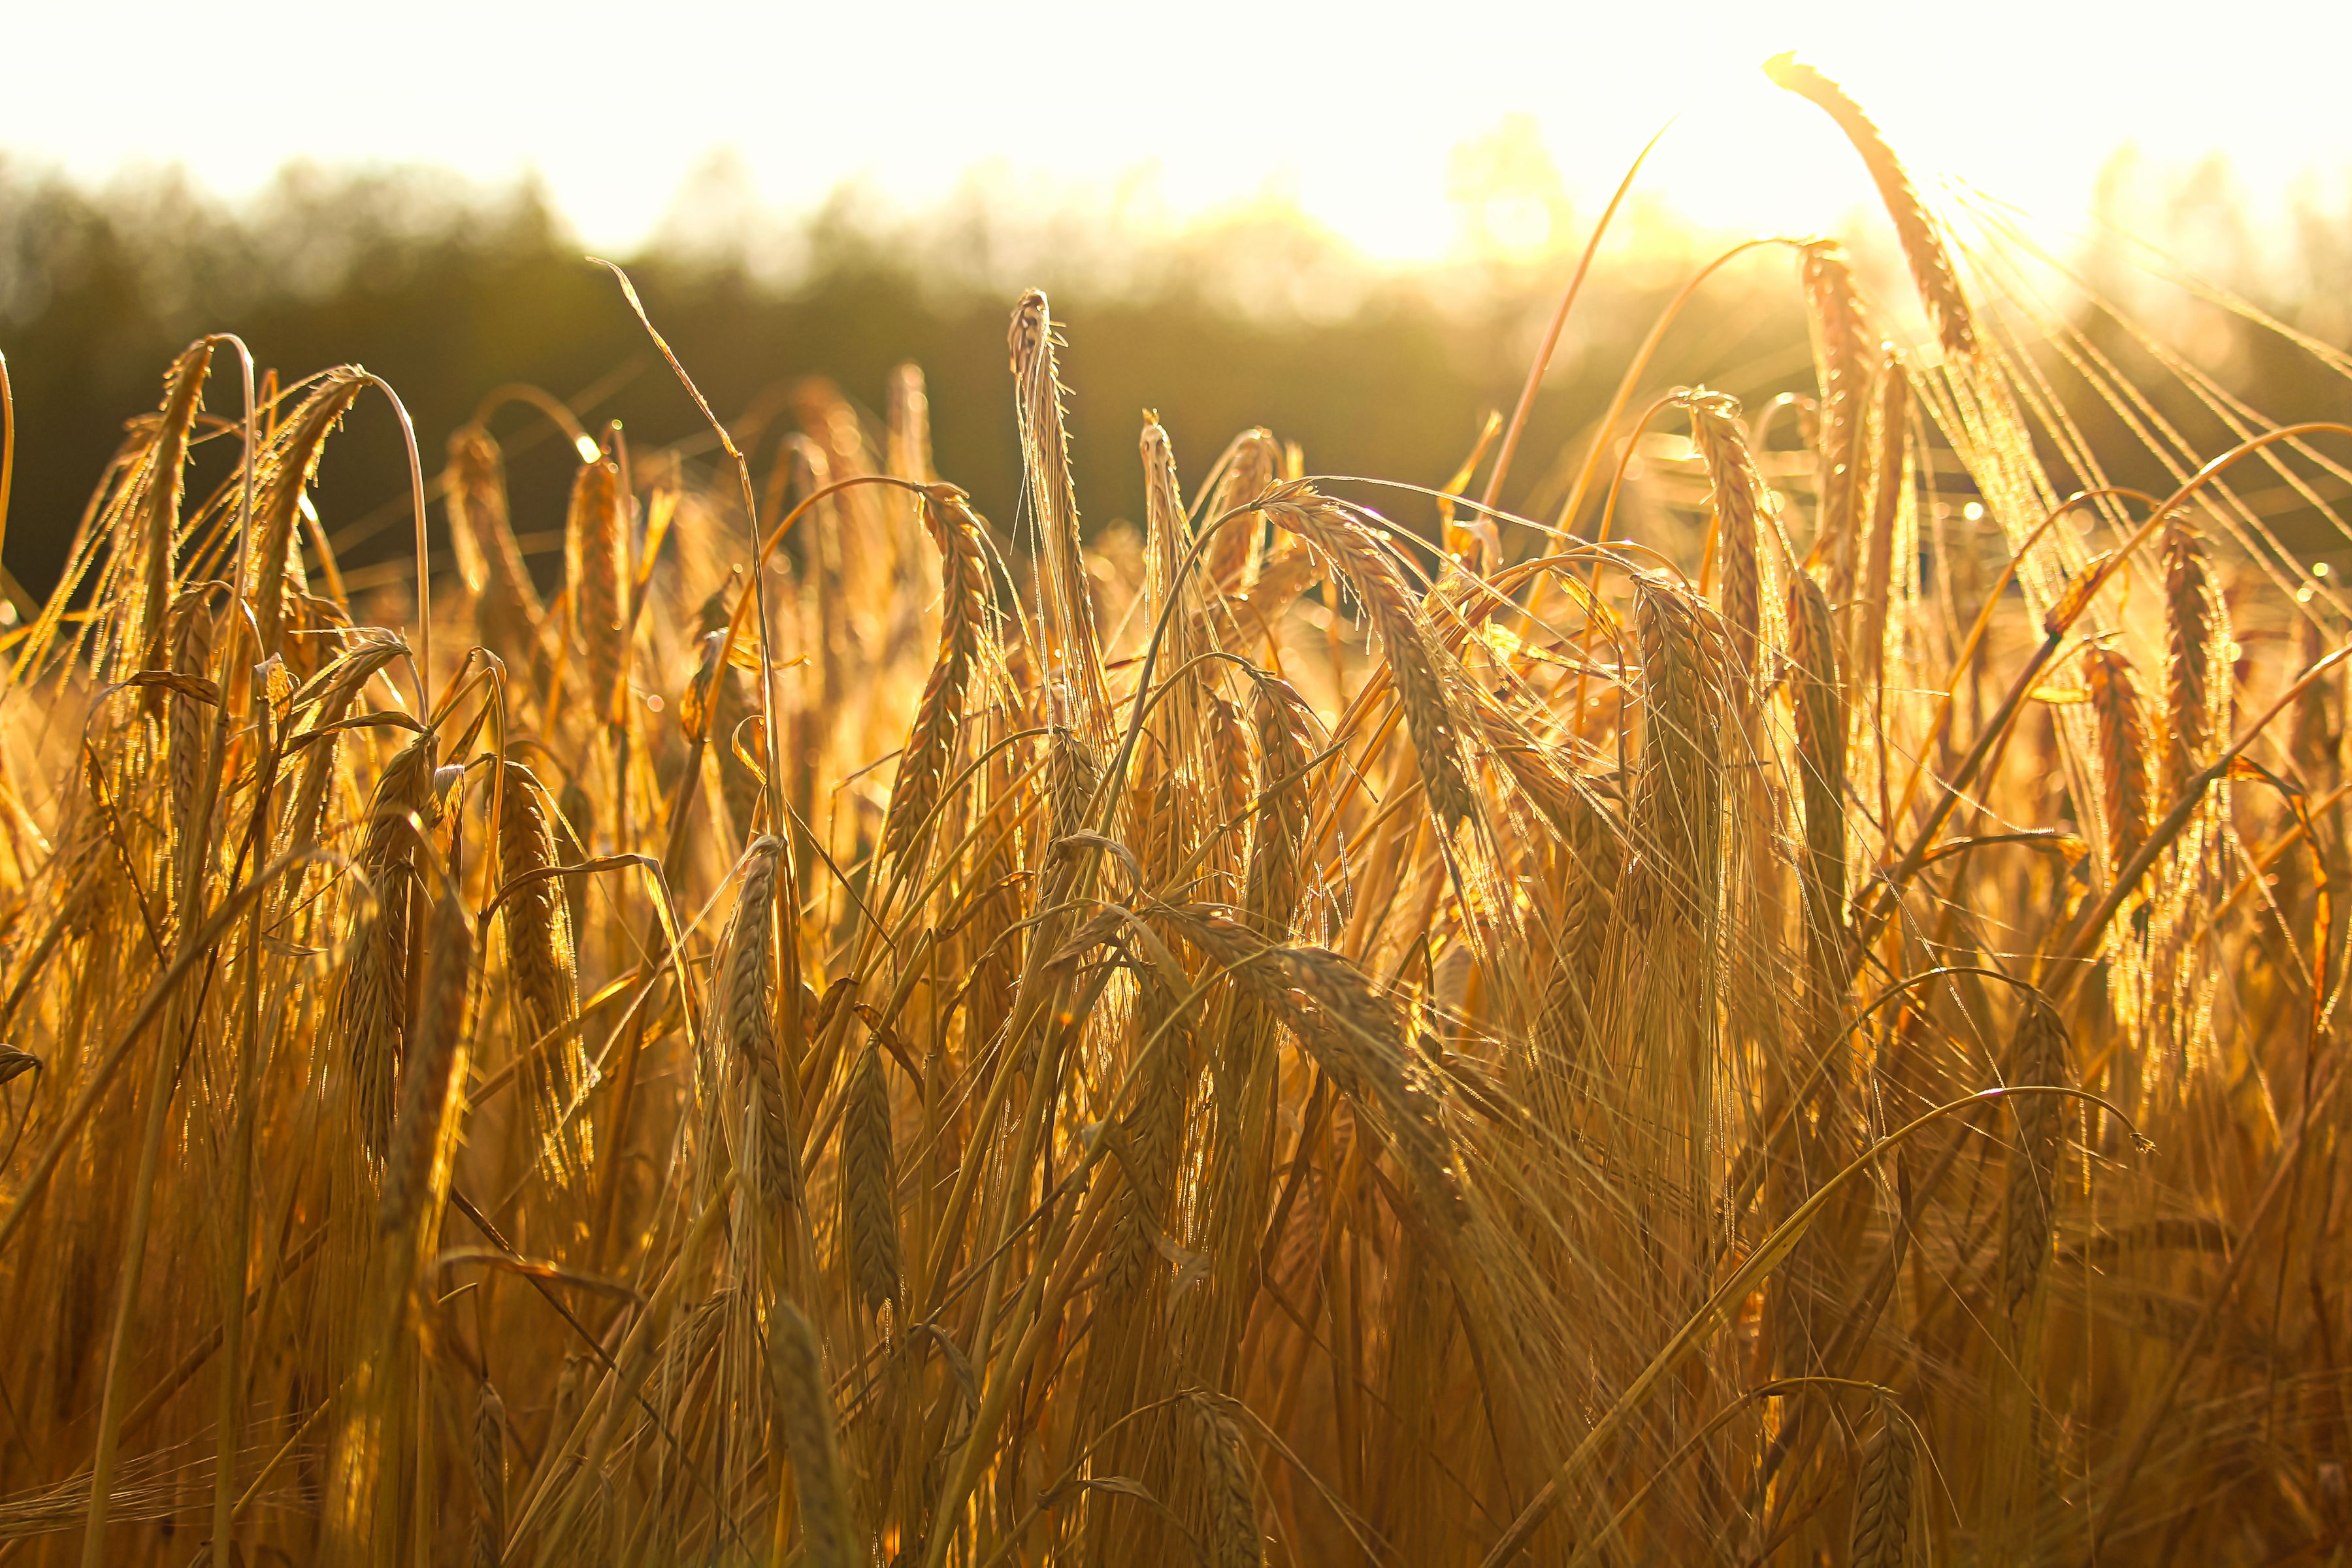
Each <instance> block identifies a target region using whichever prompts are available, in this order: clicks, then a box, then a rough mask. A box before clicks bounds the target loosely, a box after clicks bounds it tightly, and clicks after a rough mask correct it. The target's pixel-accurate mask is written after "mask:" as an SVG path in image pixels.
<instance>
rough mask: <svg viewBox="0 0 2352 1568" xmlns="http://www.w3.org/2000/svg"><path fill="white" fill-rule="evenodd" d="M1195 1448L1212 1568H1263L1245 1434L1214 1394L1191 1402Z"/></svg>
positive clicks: (1262, 1538)
mask: <svg viewBox="0 0 2352 1568" xmlns="http://www.w3.org/2000/svg"><path fill="white" fill-rule="evenodd" d="M1184 1403H1185V1405H1186V1407H1187V1409H1188V1411H1189V1413H1190V1415H1191V1416H1192V1443H1193V1448H1194V1451H1195V1452H1196V1453H1197V1454H1198V1455H1199V1456H1200V1460H1201V1496H1202V1508H1203V1510H1204V1512H1205V1513H1206V1515H1207V1519H1206V1523H1207V1529H1206V1530H1205V1531H1203V1532H1202V1538H1203V1544H1204V1545H1205V1546H1206V1548H1207V1553H1206V1554H1207V1557H1208V1561H1209V1564H1210V1568H1262V1565H1263V1564H1264V1563H1265V1534H1264V1532H1263V1531H1261V1530H1260V1529H1259V1528H1258V1520H1257V1500H1256V1497H1255V1489H1254V1488H1253V1486H1252V1483H1251V1479H1250V1471H1249V1460H1248V1458H1246V1457H1245V1456H1244V1453H1243V1452H1242V1440H1241V1433H1240V1432H1239V1431H1238V1430H1237V1429H1236V1428H1235V1427H1234V1423H1233V1420H1232V1418H1231V1417H1230V1416H1228V1415H1226V1414H1225V1413H1224V1412H1223V1410H1222V1409H1220V1408H1218V1406H1217V1404H1216V1402H1215V1401H1214V1400H1213V1398H1212V1397H1211V1396H1210V1395H1208V1394H1204V1393H1202V1392H1200V1391H1199V1390H1197V1389H1196V1390H1194V1391H1192V1393H1191V1394H1188V1395H1187V1396H1186V1398H1185V1401H1184Z"/></svg>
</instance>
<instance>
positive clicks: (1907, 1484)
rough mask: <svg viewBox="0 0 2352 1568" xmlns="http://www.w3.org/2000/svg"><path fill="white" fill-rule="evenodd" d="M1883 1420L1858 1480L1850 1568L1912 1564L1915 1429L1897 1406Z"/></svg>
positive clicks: (1885, 1410)
mask: <svg viewBox="0 0 2352 1568" xmlns="http://www.w3.org/2000/svg"><path fill="white" fill-rule="evenodd" d="M1879 1416H1880V1419H1879V1426H1878V1430H1877V1431H1876V1432H1874V1433H1873V1434H1872V1435H1871V1438H1870V1441H1869V1442H1867V1443H1865V1444H1864V1445H1863V1449H1862V1468H1861V1469H1860V1471H1859V1472H1858V1473H1857V1474H1856V1475H1855V1477H1854V1483H1853V1533H1852V1536H1851V1538H1850V1544H1849V1545H1848V1546H1847V1547H1846V1557H1845V1560H1846V1563H1847V1564H1848V1568H1904V1564H1905V1563H1907V1562H1908V1561H1909V1560H1910V1553H1909V1545H1910V1535H1911V1477H1912V1469H1913V1459H1914V1455H1913V1453H1912V1448H1911V1427H1910V1425H1909V1423H1908V1422H1907V1421H1906V1420H1905V1419H1903V1418H1902V1417H1901V1416H1900V1415H1897V1414H1896V1413H1895V1410H1894V1408H1893V1407H1892V1406H1886V1407H1883V1408H1882V1409H1881V1411H1880V1413H1879Z"/></svg>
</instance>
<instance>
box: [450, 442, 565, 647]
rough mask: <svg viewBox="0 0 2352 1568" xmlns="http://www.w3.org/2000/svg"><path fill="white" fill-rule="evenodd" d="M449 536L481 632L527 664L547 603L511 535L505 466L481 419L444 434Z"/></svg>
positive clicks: (513, 536) (511, 525)
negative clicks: (446, 436)
mask: <svg viewBox="0 0 2352 1568" xmlns="http://www.w3.org/2000/svg"><path fill="white" fill-rule="evenodd" d="M446 492H447V495H448V498H449V499H448V502H447V505H448V509H449V536H450V538H451V539H452V540H453V541H455V542H456V543H457V559H458V563H459V566H460V568H461V570H462V571H463V573H464V576H465V581H466V586H467V590H468V591H469V592H471V593H472V594H473V595H475V597H476V598H477V599H478V601H479V604H480V609H479V611H478V616H477V618H478V621H479V623H480V626H481V629H482V633H483V635H484V636H485V637H487V638H488V641H489V643H490V646H491V647H492V649H493V650H494V651H496V652H497V653H499V655H501V656H502V657H504V658H506V659H507V661H508V662H509V664H522V665H524V666H525V667H526V668H527V667H528V666H529V665H530V662H531V661H532V660H533V658H535V657H536V656H537V654H538V652H539V627H540V622H541V620H542V619H543V618H544V617H545V616H546V614H547V610H546V606H545V605H542V604H541V601H540V596H539V585H538V584H536V583H534V582H532V581H531V576H530V567H529V566H528V565H527V564H525V563H524V561H523V558H522V547H521V545H520V543H518V542H516V539H515V531H514V525H513V524H512V523H511V522H510V521H508V516H507V477H506V466H505V463H504V461H503V459H502V458H500V456H499V444H498V442H497V441H496V440H495V439H493V438H492V437H491V435H490V433H489V431H488V430H487V429H485V428H483V427H482V426H479V425H472V424H469V425H465V426H459V427H458V429H457V431H456V432H455V433H453V434H452V435H451V436H450V437H449V467H448V472H447V477H446Z"/></svg>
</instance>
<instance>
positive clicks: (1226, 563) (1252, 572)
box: [1205, 429, 1282, 594]
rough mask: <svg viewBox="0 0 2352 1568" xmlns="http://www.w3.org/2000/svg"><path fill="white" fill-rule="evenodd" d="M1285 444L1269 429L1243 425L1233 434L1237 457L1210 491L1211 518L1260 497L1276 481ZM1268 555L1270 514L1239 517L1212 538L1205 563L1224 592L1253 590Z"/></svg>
mask: <svg viewBox="0 0 2352 1568" xmlns="http://www.w3.org/2000/svg"><path fill="white" fill-rule="evenodd" d="M1281 461H1282V448H1281V447H1280V445H1279V444H1278V443H1276V440H1275V438H1274V433H1273V432H1272V431H1270V430H1264V429H1256V430H1244V431H1243V432H1242V433H1241V434H1240V435H1239V436H1236V437H1234V447H1233V458H1232V459H1231V460H1230V461H1229V462H1227V463H1226V465H1225V471H1224V473H1223V476H1222V477H1220V478H1219V479H1218V480H1217V488H1216V489H1214V490H1213V491H1212V492H1211V493H1210V497H1209V510H1208V512H1207V521H1209V522H1212V523H1213V522H1215V521H1217V520H1218V519H1219V518H1222V517H1223V516H1225V515H1226V514H1227V513H1229V512H1232V511H1234V510H1236V509H1238V508H1240V507H1244V506H1246V505H1248V504H1249V503H1250V502H1251V501H1254V500H1257V498H1258V497H1260V496H1262V495H1264V494H1265V492H1266V491H1267V490H1268V489H1272V488H1273V486H1274V482H1275V472H1276V468H1278V467H1279V465H1280V463H1281ZM1264 560H1265V518H1264V517H1262V516H1255V515H1254V516H1250V517H1246V518H1235V519H1234V521H1231V522H1228V523H1226V524H1225V525H1224V526H1223V528H1221V529H1219V530H1218V531H1216V533H1215V534H1214V535H1213V536H1212V537H1211V539H1210V541H1209V549H1208V553H1207V555H1206V557H1205V566H1206V570H1207V572H1208V574H1209V581H1210V582H1211V583H1213V584H1215V585H1216V587H1217V588H1218V590H1219V591H1220V592H1222V593H1225V594H1242V593H1246V592H1248V591H1249V588H1250V585H1251V584H1254V583H1255V582H1256V581H1257V575H1258V569H1259V567H1260V565H1261V564H1262V563H1263V562H1264Z"/></svg>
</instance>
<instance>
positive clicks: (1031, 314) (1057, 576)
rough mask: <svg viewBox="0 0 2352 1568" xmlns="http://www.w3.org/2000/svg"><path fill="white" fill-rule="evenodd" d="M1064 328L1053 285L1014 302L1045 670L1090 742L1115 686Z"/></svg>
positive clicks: (1062, 708) (1104, 731)
mask: <svg viewBox="0 0 2352 1568" xmlns="http://www.w3.org/2000/svg"><path fill="white" fill-rule="evenodd" d="M1055 335H1056V328H1055V323H1054V316H1053V311H1052V310H1050V309H1049V308H1048V306H1047V305H1046V302H1045V290H1043V289H1030V290H1029V291H1028V292H1027V293H1025V294H1024V295H1022V296H1021V302H1020V304H1018V305H1017V306H1015V307H1014V308H1013V327H1012V331H1011V333H1010V334H1009V337H1008V340H1007V342H1008V346H1009V347H1010V348H1011V350H1012V354H1013V384H1014V386H1015V388H1016V389H1017V402H1016V404H1015V408H1016V411H1017V412H1018V414H1019V416H1020V425H1021V458H1022V466H1023V485H1024V489H1025V490H1026V492H1027V495H1028V499H1029V504H1030V505H1031V506H1033V507H1034V509H1035V513H1034V515H1035V518H1036V527H1037V530H1038V533H1039V536H1040V537H1039V548H1038V560H1039V563H1040V565H1041V568H1042V571H1041V575H1042V578H1043V581H1044V584H1045V656H1046V659H1047V668H1046V669H1045V671H1044V674H1045V679H1046V682H1047V686H1048V689H1049V690H1050V691H1051V693H1052V700H1053V702H1054V703H1055V709H1054V711H1055V716H1056V718H1057V719H1058V721H1060V722H1063V723H1066V724H1069V725H1073V726H1075V727H1076V728H1077V729H1078V730H1080V731H1083V732H1084V733H1085V735H1086V736H1087V739H1088V740H1089V741H1090V742H1099V741H1101V740H1102V739H1104V738H1106V737H1107V736H1108V734H1109V733H1110V723H1111V719H1110V689H1109V686H1108V684H1107V682H1106V681H1105V679H1104V676H1103V667H1102V645H1101V641H1100V639H1099V638H1098V637H1097V634H1096V630H1095V606H1094V594H1093V590H1092V588H1091V586H1090V585H1089V581H1088V578H1087V561H1086V553H1085V552H1084V551H1083V550H1081V549H1080V548H1079V545H1078V497H1077V490H1076V487H1075V486H1074V485H1073V484H1072V483H1071V480H1070V438H1069V436H1068V434H1067V433H1066V431H1065V429H1064V427H1063V423H1062V399H1063V398H1064V396H1065V395H1066V394H1065V393H1064V391H1063V389H1062V376H1061V371H1060V369H1059V368H1058V366H1057V365H1056V364H1055V354H1054V348H1055Z"/></svg>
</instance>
